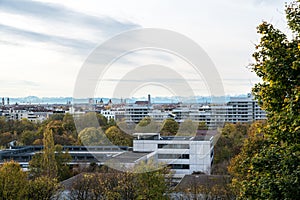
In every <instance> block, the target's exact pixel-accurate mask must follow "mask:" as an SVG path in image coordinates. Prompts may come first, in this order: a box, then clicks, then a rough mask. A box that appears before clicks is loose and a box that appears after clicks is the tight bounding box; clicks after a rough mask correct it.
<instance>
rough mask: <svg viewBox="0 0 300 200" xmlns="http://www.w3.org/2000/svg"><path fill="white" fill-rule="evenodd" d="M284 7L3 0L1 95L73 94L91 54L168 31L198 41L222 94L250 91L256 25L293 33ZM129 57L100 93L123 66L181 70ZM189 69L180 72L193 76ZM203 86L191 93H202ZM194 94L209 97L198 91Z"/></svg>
mask: <svg viewBox="0 0 300 200" xmlns="http://www.w3.org/2000/svg"><path fill="white" fill-rule="evenodd" d="M284 5H285V4H284V2H283V1H274V0H244V1H241V0H226V1H224V0H214V1H208V0H206V1H202V0H189V1H183V0H149V1H145V0H143V1H142V0H126V1H124V0H110V1H96V0H94V1H92V0H76V1H74V0H64V1H62V0H43V1H29V0H28V1H27V0H0V52H1V59H0V69H1V72H0V96H1V97H2V96H4V97H23V96H31V95H32V96H39V97H55V96H72V95H73V90H74V85H75V81H76V78H77V75H78V72H79V70H80V68H81V67H82V65H83V63H84V61H85V60H86V59H87V57H88V55H89V54H90V53H91V52H92V51H93V50H94V49H95V48H96V47H97V46H99V45H101V43H103V42H104V41H106V40H108V39H110V38H111V37H113V36H115V35H117V34H120V33H122V32H124V31H127V30H133V29H140V28H161V29H168V30H172V31H175V32H178V33H180V34H183V35H185V36H187V37H188V38H190V39H192V40H194V41H195V42H196V43H198V44H199V45H200V46H201V47H202V48H203V49H204V50H205V51H206V53H207V54H208V56H209V57H210V58H211V59H212V61H213V62H214V64H215V66H216V68H217V70H218V72H219V74H220V76H221V78H222V82H223V85H224V90H225V93H226V94H228V95H236V94H246V93H248V92H250V90H251V87H252V86H253V85H254V84H255V83H256V82H258V81H259V79H258V78H257V77H256V75H255V74H254V73H252V72H251V71H250V70H249V69H247V66H248V65H249V64H250V63H251V62H252V58H251V55H252V53H253V51H254V44H257V43H258V42H259V35H257V33H256V26H257V25H258V24H260V23H261V22H262V21H268V22H271V23H272V24H274V25H275V26H276V27H278V28H280V29H281V30H282V31H285V32H286V31H288V30H287V26H286V22H285V14H284ZM126 60H127V62H121V61H120V62H117V63H115V64H114V66H113V67H112V69H110V73H108V74H107V75H105V77H106V79H107V80H110V81H106V84H105V83H103V84H102V85H101V86H100V88H101V91H99V93H95V96H102V97H109V96H111V95H112V90H113V89H112V88H111V85H113V83H112V81H111V80H115V79H121V78H122V76H123V75H122V73H125V72H123V71H122V69H123V68H126V65H136V66H138V65H146V64H152V63H156V64H161V65H165V66H172V65H173V66H176V65H178V66H181V67H182V66H184V64H183V63H181V62H182V61H180V59H178V58H174V57H172V55H162V54H161V53H159V54H157V52H151V51H149V52H144V53H143V54H139V53H136V54H133V55H128V57H127V59H126ZM128 61H130V62H128ZM124 63H125V64H124ZM185 69H187V67H186V68H185V67H183V68H182V69H181V68H180V67H178V68H176V71H177V72H178V73H179V74H180V75H182V76H183V77H189V78H191V79H192V78H195V77H192V75H191V76H189V75H188V70H185ZM181 70H182V71H181ZM200 82H201V81H200ZM200 82H199V84H198V83H197V86H196V87H193V88H194V89H197V87H198V89H199V88H202V86H201V84H200ZM98 88H99V86H98ZM140 90H141V91H138V90H134V91H135V92H132V93H131V95H132V96H139V95H144V93H152V95H154V96H163V95H165V96H167V95H174V93H173V94H172V93H170V92H169V91H167V90H166V89H165V88H164V87H160V86H159V84H158V85H155V83H154V85H153V87H152V88H147V87H146V88H144V89H143V88H142V87H141V88H140ZM143 90H144V91H143ZM195 94H197V95H207V94H206V93H205V91H202V90H200V89H199V90H197V91H196V93H195Z"/></svg>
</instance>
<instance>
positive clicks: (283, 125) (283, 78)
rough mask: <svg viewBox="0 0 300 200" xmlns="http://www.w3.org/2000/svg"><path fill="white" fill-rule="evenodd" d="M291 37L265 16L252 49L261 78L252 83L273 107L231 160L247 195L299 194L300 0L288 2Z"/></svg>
mask: <svg viewBox="0 0 300 200" xmlns="http://www.w3.org/2000/svg"><path fill="white" fill-rule="evenodd" d="M286 15H287V22H288V27H289V28H290V29H291V30H292V33H293V35H292V38H291V39H289V38H288V36H287V35H286V34H285V33H283V32H282V31H280V30H279V29H276V28H275V27H274V26H273V25H272V24H270V23H267V22H263V23H262V24H261V25H259V26H258V28H257V31H258V33H259V34H260V35H261V40H260V43H259V44H258V45H256V52H255V53H254V54H253V57H254V59H255V63H254V64H253V65H252V69H253V71H254V72H255V73H256V74H257V76H258V77H260V78H261V79H262V82H261V83H258V84H256V85H255V87H254V88H253V93H254V95H255V97H256V98H257V99H258V100H259V103H260V105H261V106H262V108H263V109H265V110H266V111H267V113H268V120H267V124H266V126H264V127H258V128H257V129H256V130H255V132H256V134H253V135H252V136H250V137H249V138H248V139H247V141H246V142H245V144H244V146H243V148H242V152H241V153H240V154H239V155H238V156H237V157H236V158H235V159H234V160H233V161H232V163H231V166H230V168H229V169H230V172H231V174H232V175H233V176H234V179H233V186H234V187H235V188H236V192H237V196H238V197H239V198H242V199H295V197H297V196H300V190H299V180H300V173H299V172H300V167H299V163H300V153H299V152H300V151H299V150H300V145H299V139H300V102H299V101H300V98H299V97H300V81H299V80H300V23H299V22H300V1H299V0H298V1H294V2H292V3H291V4H287V5H286Z"/></svg>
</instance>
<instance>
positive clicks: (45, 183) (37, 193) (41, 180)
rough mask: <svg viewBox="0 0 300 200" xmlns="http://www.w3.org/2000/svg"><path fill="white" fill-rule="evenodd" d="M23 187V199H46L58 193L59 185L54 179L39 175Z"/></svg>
mask: <svg viewBox="0 0 300 200" xmlns="http://www.w3.org/2000/svg"><path fill="white" fill-rule="evenodd" d="M25 189H26V191H25V195H24V199H39V200H48V199H52V198H53V197H54V196H58V195H59V190H60V189H61V186H60V185H59V183H57V181H56V180H55V179H52V178H49V177H47V176H41V177H38V178H36V179H34V180H29V181H28V183H27V185H26V187H25Z"/></svg>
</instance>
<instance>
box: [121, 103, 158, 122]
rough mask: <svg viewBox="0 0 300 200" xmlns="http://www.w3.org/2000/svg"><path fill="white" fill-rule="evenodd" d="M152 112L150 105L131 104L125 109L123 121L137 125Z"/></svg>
mask: <svg viewBox="0 0 300 200" xmlns="http://www.w3.org/2000/svg"><path fill="white" fill-rule="evenodd" d="M151 110H153V107H152V106H150V105H138V104H131V105H128V106H126V107H125V119H126V121H127V122H134V123H139V121H141V120H142V119H143V118H145V117H147V116H149V112H150V111H151Z"/></svg>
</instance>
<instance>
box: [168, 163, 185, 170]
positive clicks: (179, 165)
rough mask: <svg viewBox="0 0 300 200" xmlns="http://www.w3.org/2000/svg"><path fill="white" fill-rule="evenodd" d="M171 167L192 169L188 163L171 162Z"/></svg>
mask: <svg viewBox="0 0 300 200" xmlns="http://www.w3.org/2000/svg"><path fill="white" fill-rule="evenodd" d="M169 166H170V167H171V169H190V165H186V164H171V165H169Z"/></svg>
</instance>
